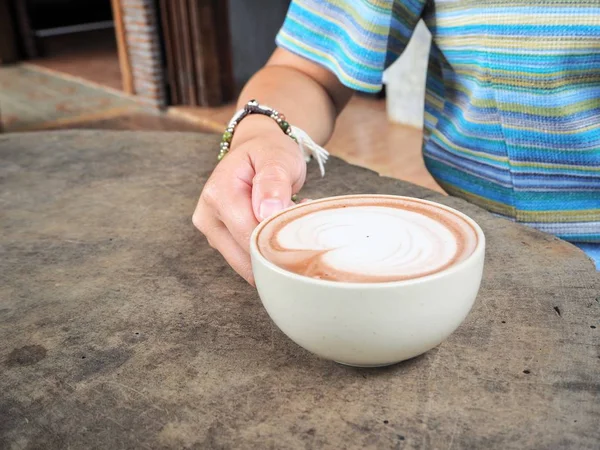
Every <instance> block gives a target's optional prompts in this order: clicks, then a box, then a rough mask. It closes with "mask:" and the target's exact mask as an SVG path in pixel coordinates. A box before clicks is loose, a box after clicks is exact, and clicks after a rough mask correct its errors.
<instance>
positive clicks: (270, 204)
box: [258, 198, 283, 220]
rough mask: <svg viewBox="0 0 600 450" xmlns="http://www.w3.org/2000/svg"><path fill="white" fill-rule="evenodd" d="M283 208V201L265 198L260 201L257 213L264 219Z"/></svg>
mask: <svg viewBox="0 0 600 450" xmlns="http://www.w3.org/2000/svg"><path fill="white" fill-rule="evenodd" d="M282 209H283V202H282V201H281V200H279V199H278V198H267V199H265V200H263V201H262V202H261V203H260V208H259V211H258V213H259V214H260V219H261V220H264V219H266V218H267V217H270V216H272V215H273V214H275V213H276V212H279V211H281V210H282Z"/></svg>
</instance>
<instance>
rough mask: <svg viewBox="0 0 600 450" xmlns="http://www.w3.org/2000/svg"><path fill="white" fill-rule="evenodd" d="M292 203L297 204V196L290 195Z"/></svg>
mask: <svg viewBox="0 0 600 450" xmlns="http://www.w3.org/2000/svg"><path fill="white" fill-rule="evenodd" d="M292 201H293V202H294V203H297V202H298V194H294V195H292Z"/></svg>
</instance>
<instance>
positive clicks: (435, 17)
mask: <svg viewBox="0 0 600 450" xmlns="http://www.w3.org/2000/svg"><path fill="white" fill-rule="evenodd" d="M419 19H423V20H424V21H425V23H426V25H427V26H428V28H429V30H430V31H431V33H432V35H433V45H432V49H431V53H430V62H429V70H428V76H427V93H426V98H425V139H424V147H423V152H424V158H425V163H426V165H427V168H428V169H429V171H430V172H431V174H432V175H433V176H434V177H435V179H436V180H437V181H438V183H440V185H441V186H442V187H443V188H444V189H445V190H446V191H447V192H448V193H450V194H452V195H456V196H459V197H463V198H465V199H467V200H469V201H471V202H473V203H476V204H478V205H480V206H482V207H484V208H486V209H488V210H489V211H491V212H493V213H495V214H498V215H501V216H504V217H506V218H508V219H510V220H513V221H517V222H520V223H524V224H526V225H528V226H531V227H534V228H537V229H540V230H543V231H546V232H549V233H553V234H555V235H558V236H559V237H562V238H564V239H567V240H570V241H573V242H587V243H600V0H587V1H575V0H543V1H542V0H540V1H534V0H529V1H525V0H488V1H486V2H480V1H479V2H476V1H472V0H435V1H433V2H432V1H429V2H428V1H421V0H407V1H393V0H329V1H323V0H294V1H292V4H291V6H290V9H289V12H288V15H287V18H286V20H285V23H284V25H283V27H282V28H281V30H280V32H279V33H278V35H277V44H278V45H279V46H281V47H283V48H286V49H288V50H290V51H292V52H294V53H296V54H299V55H301V56H303V57H305V58H308V59H310V60H312V61H315V62H317V63H319V64H321V65H323V66H325V67H327V68H328V69H330V70H331V71H333V72H334V73H335V74H336V75H337V76H338V78H339V79H340V81H341V82H342V83H344V84H345V85H347V86H349V87H351V88H353V89H355V90H360V91H364V92H376V91H378V90H380V89H381V85H382V75H383V71H384V70H385V68H386V67H387V66H388V65H389V64H391V63H392V62H393V61H394V60H395V59H396V58H397V57H398V55H400V54H401V53H402V51H403V49H404V47H405V46H406V44H407V42H408V40H409V39H410V37H411V34H412V32H413V30H414V28H415V26H416V24H417V22H418V21H419Z"/></svg>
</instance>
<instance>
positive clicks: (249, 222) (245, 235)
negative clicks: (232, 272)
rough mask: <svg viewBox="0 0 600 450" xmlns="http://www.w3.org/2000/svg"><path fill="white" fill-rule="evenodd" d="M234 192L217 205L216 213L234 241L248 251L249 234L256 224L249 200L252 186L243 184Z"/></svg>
mask: <svg viewBox="0 0 600 450" xmlns="http://www.w3.org/2000/svg"><path fill="white" fill-rule="evenodd" d="M234 192H235V195H233V196H228V197H227V198H226V200H225V202H226V203H225V204H223V203H221V204H219V205H217V211H218V212H217V214H218V218H219V219H220V220H221V221H222V222H223V223H224V224H225V226H226V227H227V229H228V230H229V232H230V233H231V235H232V236H233V238H234V239H235V241H236V243H237V244H238V245H239V246H240V247H241V248H242V249H243V250H244V251H245V252H246V253H248V252H250V236H251V235H252V232H253V231H254V228H256V226H257V225H258V221H257V220H256V217H255V216H254V211H253V210H252V203H251V201H250V197H251V195H252V187H251V186H249V185H247V184H244V185H243V186H239V187H238V188H237V189H235V190H234Z"/></svg>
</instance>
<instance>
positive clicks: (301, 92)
mask: <svg viewBox="0 0 600 450" xmlns="http://www.w3.org/2000/svg"><path fill="white" fill-rule="evenodd" d="M351 95H352V91H351V90H350V89H349V88H347V87H345V86H344V85H342V83H341V82H340V81H339V80H338V79H337V78H336V77H335V75H333V74H332V73H331V72H329V71H328V70H327V69H325V68H323V67H321V66H319V65H318V64H315V63H312V62H310V61H308V60H305V59H303V58H301V57H300V56H297V55H294V54H293V53H290V52H288V51H286V50H282V49H277V50H276V51H275V52H274V54H273V55H272V57H271V59H270V60H269V62H268V63H267V65H266V66H265V67H264V68H263V69H262V70H260V71H259V72H258V73H257V74H256V75H255V76H254V77H253V78H252V79H251V80H250V81H249V82H248V84H247V85H246V86H245V87H244V89H243V91H242V93H241V95H240V98H239V101H238V106H239V107H241V106H242V105H244V104H245V103H247V102H248V101H249V100H251V99H256V100H258V101H259V102H260V103H263V104H265V105H268V106H271V107H272V108H275V109H277V110H278V111H280V112H282V113H283V114H285V115H286V117H287V119H288V121H289V122H290V123H291V124H293V125H294V126H297V127H299V128H301V129H303V130H304V131H305V132H307V133H308V134H309V135H310V136H311V138H312V139H313V140H314V141H315V142H317V143H319V144H324V143H325V142H327V140H328V139H329V138H330V137H331V134H332V133H333V128H334V125H335V120H336V118H337V115H338V114H339V112H340V111H341V110H342V109H343V108H344V106H345V105H346V103H347V102H348V100H349V99H350V97H351ZM215 156H216V154H215ZM305 176H306V164H305V162H304V158H303V157H302V154H301V152H300V150H299V148H298V145H297V144H296V143H295V142H294V141H293V140H292V139H290V138H289V137H288V136H286V135H285V134H284V133H282V131H281V129H280V128H279V126H278V125H277V124H276V123H275V122H274V121H273V120H272V119H270V118H269V117H264V116H260V115H252V116H249V117H247V118H245V119H244V120H243V121H242V122H240V124H239V125H238V127H237V129H236V132H235V134H234V138H233V141H232V143H231V149H230V152H229V153H228V154H227V156H226V157H225V158H224V159H223V160H222V161H221V162H220V163H219V164H218V165H217V166H216V168H215V170H214V171H213V174H212V175H211V177H210V178H209V180H208V181H207V183H206V185H205V186H204V188H203V190H202V193H201V195H200V199H199V201H198V205H197V207H196V211H195V212H194V216H193V222H194V225H195V226H196V227H197V228H198V229H199V230H200V231H201V232H202V233H203V234H204V235H205V236H206V238H207V239H208V242H209V243H210V245H211V246H213V247H214V248H216V249H217V250H218V251H219V252H221V254H222V255H223V256H224V258H225V259H226V260H227V262H228V263H229V264H230V265H231V266H232V267H233V268H234V269H235V270H236V271H237V272H238V273H239V274H240V275H241V276H242V277H244V278H245V279H246V280H247V281H248V282H250V283H253V278H252V270H251V265H250V256H249V253H248V252H249V243H250V235H251V233H252V231H253V230H254V228H255V227H256V225H257V224H258V222H259V221H260V220H263V219H265V218H266V217H268V216H270V215H271V214H274V213H275V212H277V211H278V210H281V209H283V208H285V207H287V206H289V205H290V204H291V196H292V194H294V193H296V192H298V191H299V190H300V188H301V187H302V185H303V184H304V179H305Z"/></svg>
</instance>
